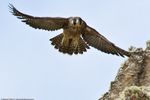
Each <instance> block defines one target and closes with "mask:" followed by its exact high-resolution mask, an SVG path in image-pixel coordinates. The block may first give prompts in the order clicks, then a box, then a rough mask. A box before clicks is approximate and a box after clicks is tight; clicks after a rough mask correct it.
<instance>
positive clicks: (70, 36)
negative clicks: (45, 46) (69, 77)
mask: <svg viewBox="0 0 150 100" xmlns="http://www.w3.org/2000/svg"><path fill="white" fill-rule="evenodd" d="M9 7H10V10H11V13H12V14H13V15H14V16H17V18H19V19H21V20H22V22H25V23H26V24H27V25H29V26H31V27H33V28H35V29H43V30H48V31H54V30H58V29H63V33H61V34H59V35H57V36H56V37H53V38H51V39H50V41H51V42H52V43H51V44H52V45H54V47H55V48H56V49H58V50H59V51H60V52H63V53H67V54H70V55H72V54H78V53H79V54H82V53H83V52H86V51H87V49H89V46H92V47H94V48H96V49H98V50H100V51H102V52H105V53H108V54H115V55H118V56H122V57H124V55H125V56H128V57H129V56H130V55H131V53H130V52H128V51H125V50H123V49H121V48H119V47H117V46H115V45H114V44H113V43H112V42H110V41H109V40H107V39H106V38H105V37H104V36H102V35H101V34H99V33H98V32H97V31H96V30H95V29H93V28H91V27H90V26H88V25H87V24H86V22H85V21H84V20H82V19H81V18H80V17H69V18H61V17H34V16H31V15H27V14H24V13H22V12H20V11H18V10H17V9H16V8H15V7H14V6H13V5H11V4H10V5H9Z"/></svg>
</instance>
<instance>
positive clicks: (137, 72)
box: [99, 41, 150, 100]
mask: <svg viewBox="0 0 150 100" xmlns="http://www.w3.org/2000/svg"><path fill="white" fill-rule="evenodd" d="M146 45H147V47H146V49H144V50H143V49H142V48H135V47H130V49H129V50H130V51H131V52H135V53H134V54H133V55H132V56H131V57H130V58H128V60H127V61H125V62H124V63H123V64H122V65H121V67H120V69H119V71H118V74H117V76H116V78H115V80H114V81H112V82H111V84H110V89H109V91H108V92H107V93H105V94H104V95H103V96H102V97H101V98H100V99H99V100H150V41H147V43H146Z"/></svg>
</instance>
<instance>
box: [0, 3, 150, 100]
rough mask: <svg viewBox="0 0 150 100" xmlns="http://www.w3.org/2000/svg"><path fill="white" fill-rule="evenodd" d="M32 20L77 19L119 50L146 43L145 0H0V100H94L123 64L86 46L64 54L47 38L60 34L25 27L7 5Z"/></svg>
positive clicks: (149, 12)
mask: <svg viewBox="0 0 150 100" xmlns="http://www.w3.org/2000/svg"><path fill="white" fill-rule="evenodd" d="M9 3H11V4H13V5H14V6H15V7H16V8H17V9H18V10H20V11H22V12H24V13H26V14H31V15H34V16H50V17H70V16H80V17H81V18H82V19H83V20H85V21H86V22H87V24H88V25H89V26H91V27H93V28H95V29H96V30H97V31H98V32H100V33H101V34H102V35H104V36H105V37H106V38H107V39H109V40H110V41H112V42H113V43H115V44H116V45H117V46H119V47H121V48H122V49H125V50H128V48H129V47H130V46H131V45H132V46H136V47H143V48H145V42H146V41H147V40H149V39H150V1H149V0H91V1H88V0H82V1H81V0H72V1H71V0H61V1H60V0H39V1H38V0H32V1H29V0H3V1H1V3H0V8H1V9H0V12H1V18H0V22H1V30H0V99H1V98H16V99H17V98H27V99H31V98H33V99H34V100H97V99H98V98H99V97H100V96H101V95H102V94H104V93H105V92H106V91H108V89H109V86H110V82H111V81H113V80H114V78H115V76H116V73H117V71H118V69H119V67H120V65H121V64H122V63H123V62H124V61H125V60H127V57H125V58H122V57H118V56H114V55H110V54H105V53H102V52H101V51H98V50H96V49H94V48H92V47H91V49H89V50H88V52H86V53H84V54H83V55H73V56H69V55H64V54H62V53H60V52H58V51H57V50H56V49H54V47H53V46H52V45H51V44H50V41H49V39H50V38H52V37H54V36H56V35H57V34H59V33H61V32H62V30H60V31H55V32H50V31H43V30H36V29H34V28H31V27H29V26H27V25H25V23H22V22H21V21H20V20H19V19H17V18H16V17H14V16H12V15H11V14H10V12H9V8H8V5H9Z"/></svg>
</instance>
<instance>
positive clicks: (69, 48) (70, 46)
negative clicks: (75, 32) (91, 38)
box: [50, 34, 89, 55]
mask: <svg viewBox="0 0 150 100" xmlns="http://www.w3.org/2000/svg"><path fill="white" fill-rule="evenodd" d="M62 39H63V34H60V35H57V36H56V37H54V38H52V39H50V41H52V43H51V44H52V45H54V47H55V48H56V49H59V51H60V52H62V53H67V54H69V55H72V54H78V53H79V54H83V52H86V49H89V46H88V45H87V44H86V43H85V42H84V40H83V39H82V38H80V39H79V41H78V43H77V44H75V43H74V42H75V41H74V40H73V39H70V40H68V41H66V42H69V43H62ZM66 44H67V45H66Z"/></svg>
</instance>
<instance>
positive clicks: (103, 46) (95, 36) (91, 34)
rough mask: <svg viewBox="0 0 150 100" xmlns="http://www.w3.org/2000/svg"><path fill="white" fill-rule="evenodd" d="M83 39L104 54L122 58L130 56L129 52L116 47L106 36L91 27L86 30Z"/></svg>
mask: <svg viewBox="0 0 150 100" xmlns="http://www.w3.org/2000/svg"><path fill="white" fill-rule="evenodd" d="M82 37H83V39H84V40H85V41H86V42H87V43H88V44H89V45H90V46H92V47H95V48H97V49H98V50H101V51H102V52H105V53H108V54H109V53H111V54H115V55H118V56H122V57H124V55H126V56H130V53H129V52H127V51H125V50H123V49H121V48H119V47H117V46H115V45H114V44H113V43H112V42H110V41H109V40H107V39H106V38H105V37H104V36H102V35H101V34H99V33H98V32H97V31H96V30H95V29H93V28H91V27H89V26H87V28H86V29H85V31H84V33H83V35H82Z"/></svg>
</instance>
